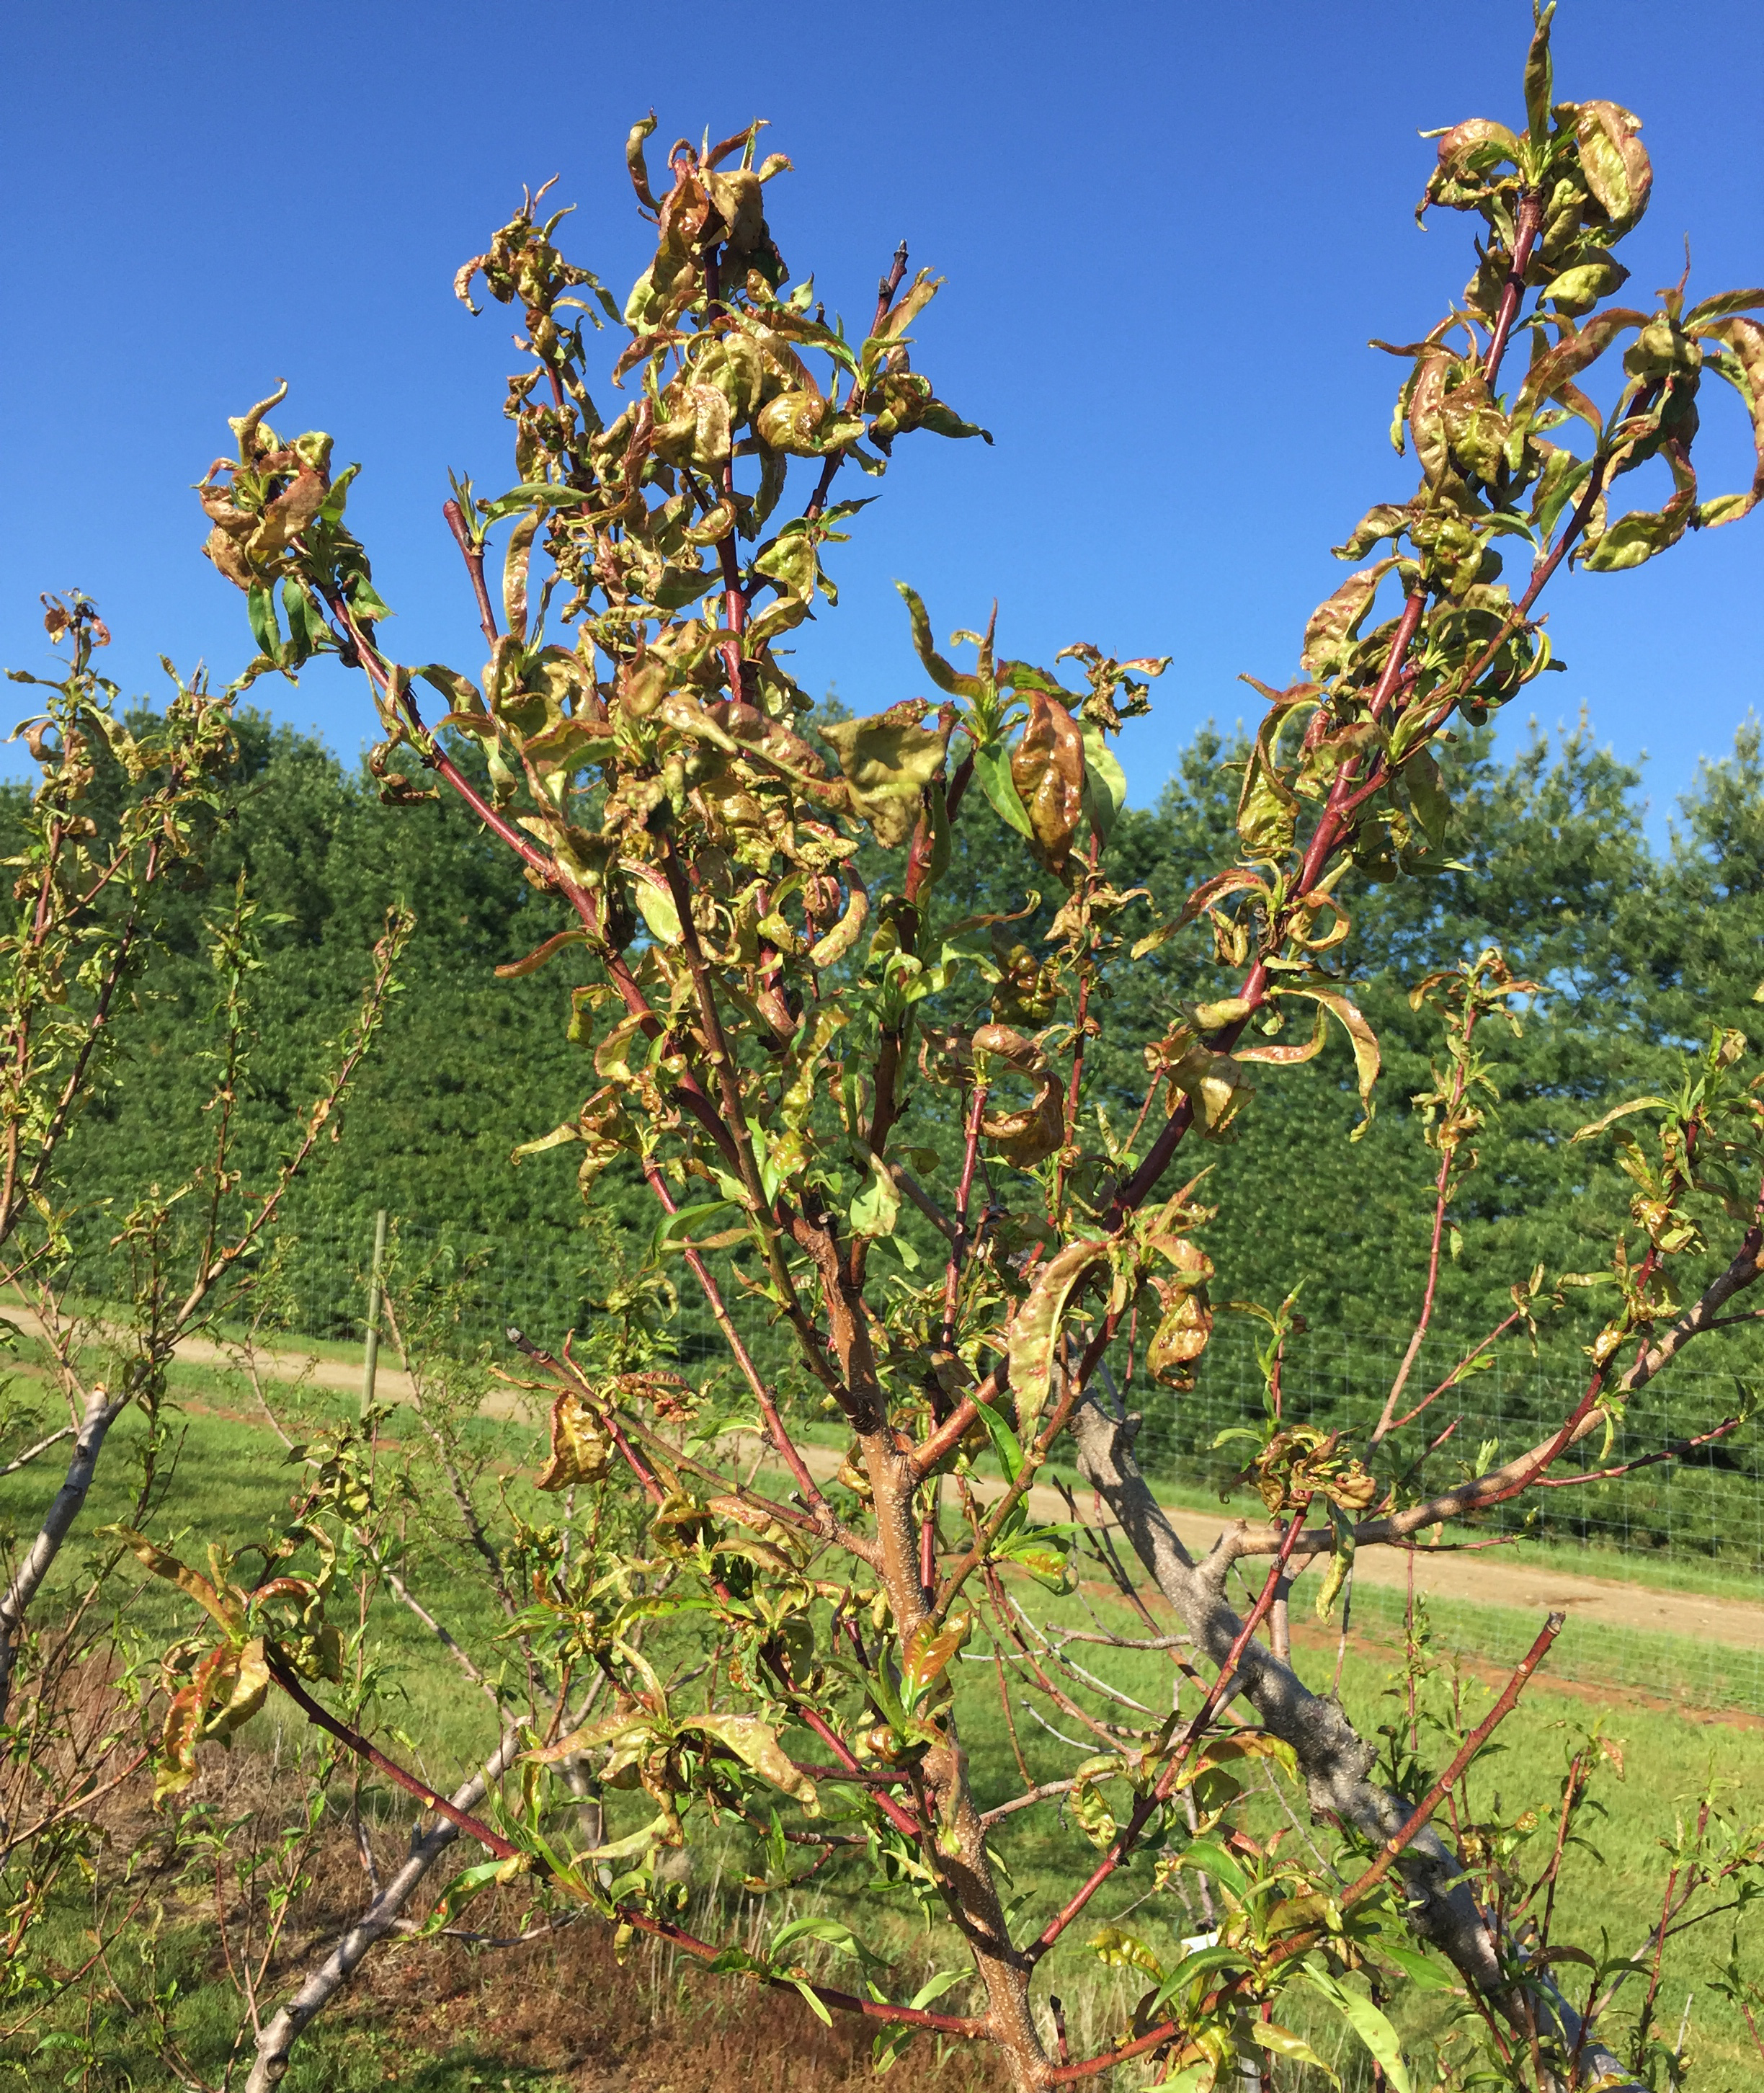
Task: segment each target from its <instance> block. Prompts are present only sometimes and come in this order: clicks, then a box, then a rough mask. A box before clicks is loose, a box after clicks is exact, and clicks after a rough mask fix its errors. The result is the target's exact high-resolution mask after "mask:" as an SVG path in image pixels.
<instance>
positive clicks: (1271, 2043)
mask: <svg viewBox="0 0 1764 2093" xmlns="http://www.w3.org/2000/svg"><path fill="white" fill-rule="evenodd" d="M1245 2031H1246V2032H1247V2035H1248V2036H1249V2039H1250V2040H1251V2041H1252V2042H1253V2043H1256V2046H1257V2047H1258V2048H1261V2049H1266V2050H1271V2051H1273V2054H1274V2055H1275V2056H1290V2057H1291V2059H1292V2061H1293V2062H1294V2063H1295V2064H1308V2065H1310V2066H1311V2068H1312V2070H1314V2071H1321V2073H1322V2074H1323V2076H1324V2077H1325V2078H1326V2079H1328V2081H1329V2083H1330V2085H1331V2086H1339V2085H1340V2084H1341V2078H1340V2077H1339V2075H1338V2074H1337V2073H1335V2072H1334V2071H1332V2070H1330V2069H1329V2066H1328V2065H1326V2064H1325V2062H1324V2061H1323V2060H1322V2058H1321V2056H1318V2055H1317V2052H1316V2051H1315V2050H1314V2049H1312V2047H1311V2045H1310V2043H1308V2042H1307V2041H1306V2040H1305V2039H1304V2037H1303V2036H1302V2035H1295V2034H1294V2033H1293V2031H1292V2030H1291V2028H1283V2027H1282V2026H1280V2025H1279V2023H1278V2021H1256V2020H1252V2021H1250V2022H1249V2023H1248V2025H1247V2029H1246V2030H1245Z"/></svg>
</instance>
